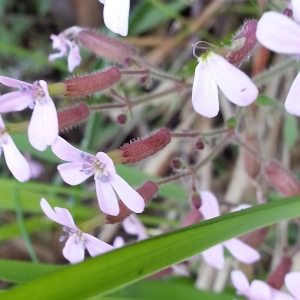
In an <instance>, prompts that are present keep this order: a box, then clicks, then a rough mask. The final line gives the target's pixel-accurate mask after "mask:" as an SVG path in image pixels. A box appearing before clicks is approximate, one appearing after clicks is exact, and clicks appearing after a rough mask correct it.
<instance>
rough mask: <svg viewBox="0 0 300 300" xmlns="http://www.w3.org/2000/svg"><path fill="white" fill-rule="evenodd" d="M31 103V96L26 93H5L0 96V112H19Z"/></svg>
mask: <svg viewBox="0 0 300 300" xmlns="http://www.w3.org/2000/svg"><path fill="white" fill-rule="evenodd" d="M32 103H33V98H32V95H31V94H29V93H27V92H11V93H7V94H4V95H2V96H0V112H1V113H7V112H11V111H21V110H23V109H25V108H27V107H28V106H29V105H30V104H32Z"/></svg>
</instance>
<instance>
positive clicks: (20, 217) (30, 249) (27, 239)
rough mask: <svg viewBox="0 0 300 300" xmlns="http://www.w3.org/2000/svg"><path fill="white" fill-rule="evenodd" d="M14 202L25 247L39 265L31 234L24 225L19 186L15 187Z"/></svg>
mask: <svg viewBox="0 0 300 300" xmlns="http://www.w3.org/2000/svg"><path fill="white" fill-rule="evenodd" d="M13 190H14V202H15V209H16V217H17V221H18V225H19V229H20V231H21V235H22V237H23V239H24V241H25V245H26V248H27V251H28V254H29V256H30V258H31V260H32V261H33V262H34V263H38V262H39V260H38V258H37V255H36V253H35V251H34V249H33V246H32V243H31V241H30V237H29V234H28V233H27V230H26V227H25V224H24V219H23V214H22V208H21V203H20V199H19V193H18V188H17V186H14V189H13Z"/></svg>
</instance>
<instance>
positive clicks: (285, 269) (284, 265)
mask: <svg viewBox="0 0 300 300" xmlns="http://www.w3.org/2000/svg"><path fill="white" fill-rule="evenodd" d="M291 266H292V259H291V258H290V257H289V256H286V255H284V256H283V257H282V258H281V260H280V262H279V264H278V266H277V267H276V269H275V270H274V271H273V272H272V273H271V274H270V275H269V277H268V279H267V280H266V282H267V284H269V285H270V286H271V287H273V288H274V289H277V290H280V289H281V287H282V286H283V284H284V277H285V275H286V274H287V273H289V271H290V269H291Z"/></svg>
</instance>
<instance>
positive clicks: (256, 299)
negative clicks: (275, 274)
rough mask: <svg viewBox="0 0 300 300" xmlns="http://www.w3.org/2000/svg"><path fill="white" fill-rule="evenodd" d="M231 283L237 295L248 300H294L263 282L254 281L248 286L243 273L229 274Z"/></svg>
mask: <svg viewBox="0 0 300 300" xmlns="http://www.w3.org/2000/svg"><path fill="white" fill-rule="evenodd" d="M231 281H232V284H233V286H234V287H235V288H236V290H237V292H238V294H239V295H243V296H245V297H247V298H248V299H249V300H295V299H294V298H293V297H291V296H289V295H288V294H285V293H283V292H281V291H278V290H276V289H274V288H272V287H271V286H269V285H268V284H267V283H265V282H264V281H261V280H254V281H252V283H251V285H250V284H249V282H248V279H247V278H246V276H245V275H244V273H243V272H241V271H239V270H236V271H232V272H231ZM298 284H299V282H298Z"/></svg>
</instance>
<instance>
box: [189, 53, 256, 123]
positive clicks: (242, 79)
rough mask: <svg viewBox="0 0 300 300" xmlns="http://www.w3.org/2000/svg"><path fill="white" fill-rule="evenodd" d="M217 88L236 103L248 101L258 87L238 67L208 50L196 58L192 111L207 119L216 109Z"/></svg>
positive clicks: (216, 112) (217, 101)
mask: <svg viewBox="0 0 300 300" xmlns="http://www.w3.org/2000/svg"><path fill="white" fill-rule="evenodd" d="M218 87H219V88H220V89H221V90H222V92H223V93H224V95H225V96H226V97H227V98H228V100H230V101H231V102H232V103H234V104H236V105H238V106H247V105H249V104H251V103H252V102H253V101H255V99H256V98H257V95H258V89H257V87H256V86H255V84H254V83H253V82H252V81H251V79H250V78H249V77H248V76H247V75H246V74H245V73H243V72H242V71H241V70H239V69H237V68H236V67H234V66H233V65H232V64H230V63H229V62H228V61H227V60H226V59H225V58H223V57H222V56H220V55H219V54H216V53H213V52H208V53H205V54H203V55H201V56H200V57H199V58H198V65H197V67H196V70H195V77H194V83H193V90H192V103H193V107H194V109H195V111H196V112H197V113H198V114H200V115H203V116H205V117H208V118H212V117H215V116H216V115H217V114H218V112H219V96H218Z"/></svg>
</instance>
